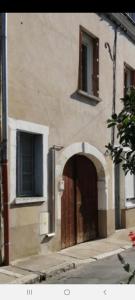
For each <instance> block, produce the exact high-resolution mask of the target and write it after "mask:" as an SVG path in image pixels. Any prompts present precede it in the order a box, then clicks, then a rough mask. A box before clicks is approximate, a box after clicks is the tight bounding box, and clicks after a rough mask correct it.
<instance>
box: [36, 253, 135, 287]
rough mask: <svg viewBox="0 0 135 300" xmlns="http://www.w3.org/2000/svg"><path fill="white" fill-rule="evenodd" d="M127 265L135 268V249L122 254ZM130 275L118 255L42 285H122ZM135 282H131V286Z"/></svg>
mask: <svg viewBox="0 0 135 300" xmlns="http://www.w3.org/2000/svg"><path fill="white" fill-rule="evenodd" d="M121 255H122V256H123V258H124V259H125V261H126V263H129V264H130V265H131V268H132V270H134V268H135V249H134V248H131V249H128V250H126V251H123V252H122V253H121ZM128 278H129V273H127V272H126V271H125V270H124V269H123V266H122V264H121V263H120V261H119V260H118V257H117V255H113V256H110V257H107V258H104V259H100V260H97V261H95V262H91V263H87V264H86V263H85V264H83V265H81V266H79V267H78V268H76V269H74V270H70V271H68V272H66V273H62V274H60V275H57V276H55V277H53V278H52V279H51V278H48V279H46V281H42V282H41V284H120V283H127V280H128ZM133 283H135V280H133V281H131V284H133Z"/></svg>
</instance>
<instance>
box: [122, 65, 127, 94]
mask: <svg viewBox="0 0 135 300" xmlns="http://www.w3.org/2000/svg"><path fill="white" fill-rule="evenodd" d="M123 90H124V91H123V93H124V96H125V95H126V93H127V72H126V67H125V66H124V89H123Z"/></svg>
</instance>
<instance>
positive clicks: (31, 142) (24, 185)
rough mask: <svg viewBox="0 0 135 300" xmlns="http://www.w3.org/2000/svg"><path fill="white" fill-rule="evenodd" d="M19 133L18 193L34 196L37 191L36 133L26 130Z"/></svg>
mask: <svg viewBox="0 0 135 300" xmlns="http://www.w3.org/2000/svg"><path fill="white" fill-rule="evenodd" d="M18 135H19V139H18V145H17V148H18V156H17V177H18V179H17V185H18V186H17V191H18V192H17V194H18V196H29V195H31V196H32V195H34V193H35V191H34V187H35V184H34V180H35V169H34V165H35V151H34V148H35V135H34V134H30V133H25V132H19V133H18Z"/></svg>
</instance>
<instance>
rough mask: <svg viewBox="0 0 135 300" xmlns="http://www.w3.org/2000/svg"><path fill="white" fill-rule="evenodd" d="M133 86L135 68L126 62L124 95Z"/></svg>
mask: <svg viewBox="0 0 135 300" xmlns="http://www.w3.org/2000/svg"><path fill="white" fill-rule="evenodd" d="M133 86H135V70H134V69H133V68H131V67H130V66H128V65H127V64H124V95H126V94H127V93H128V92H129V91H130V89H131V87H133Z"/></svg>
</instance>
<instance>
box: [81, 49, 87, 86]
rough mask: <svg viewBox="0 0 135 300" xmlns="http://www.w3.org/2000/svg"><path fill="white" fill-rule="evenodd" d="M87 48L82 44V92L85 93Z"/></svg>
mask: <svg viewBox="0 0 135 300" xmlns="http://www.w3.org/2000/svg"><path fill="white" fill-rule="evenodd" d="M87 54H88V49H87V46H86V45H84V44H82V90H83V91H85V92H87V90H88V87H87V67H88V66H87V61H88V55H87Z"/></svg>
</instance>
